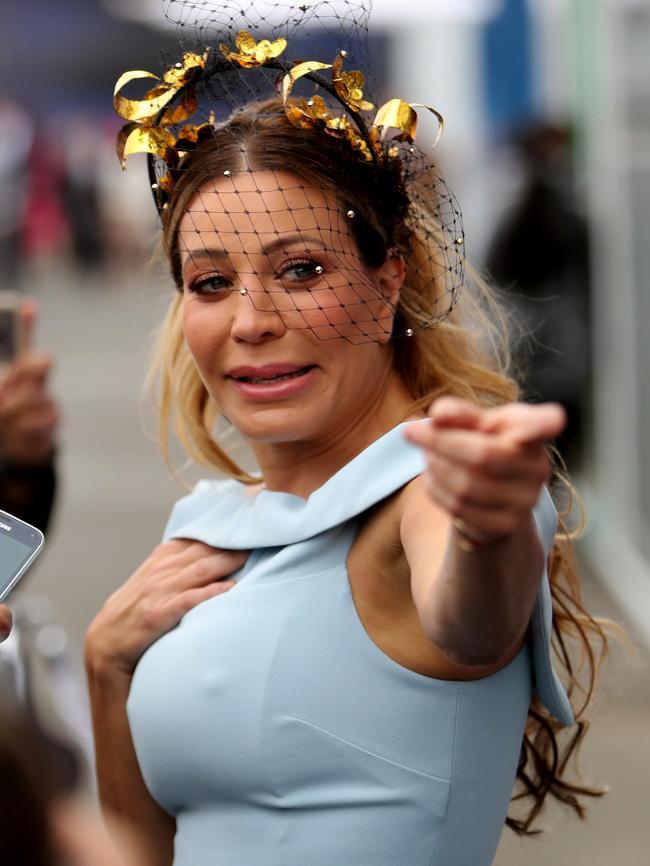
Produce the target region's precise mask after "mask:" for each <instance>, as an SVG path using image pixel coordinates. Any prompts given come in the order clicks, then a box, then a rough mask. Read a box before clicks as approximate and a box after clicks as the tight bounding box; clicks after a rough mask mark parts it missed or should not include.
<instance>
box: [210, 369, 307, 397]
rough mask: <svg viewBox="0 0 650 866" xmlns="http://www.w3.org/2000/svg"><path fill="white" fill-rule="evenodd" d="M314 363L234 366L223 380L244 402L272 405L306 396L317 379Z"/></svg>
mask: <svg viewBox="0 0 650 866" xmlns="http://www.w3.org/2000/svg"><path fill="white" fill-rule="evenodd" d="M318 370H319V368H318V367H317V366H316V365H315V364H307V365H301V364H265V365H264V366H260V367H250V366H241V367H233V368H232V369H231V370H229V371H228V372H227V374H226V379H227V380H228V382H230V384H231V385H232V387H233V388H234V389H235V391H236V392H237V393H238V394H239V396H240V397H241V398H243V399H244V400H252V401H254V402H269V401H271V402H275V401H282V400H287V399H293V398H295V397H298V396H299V395H301V394H304V393H307V392H308V391H309V389H310V388H311V387H312V384H313V383H314V381H315V380H316V377H317V376H318Z"/></svg>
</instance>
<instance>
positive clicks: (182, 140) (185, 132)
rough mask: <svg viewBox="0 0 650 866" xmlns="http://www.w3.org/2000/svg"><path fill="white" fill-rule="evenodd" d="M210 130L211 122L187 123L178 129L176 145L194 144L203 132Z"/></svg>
mask: <svg viewBox="0 0 650 866" xmlns="http://www.w3.org/2000/svg"><path fill="white" fill-rule="evenodd" d="M208 130H209V131H210V132H212V131H213V130H214V126H213V124H212V123H198V124H193V123H187V124H186V125H185V126H184V127H183V128H182V129H181V131H180V133H179V135H178V138H177V139H176V146H180V147H186V146H187V145H188V144H189V143H191V144H196V142H197V141H198V140H199V138H200V137H201V136H202V135H203V133H205V132H207V131H208Z"/></svg>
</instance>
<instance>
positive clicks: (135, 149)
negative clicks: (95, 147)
mask: <svg viewBox="0 0 650 866" xmlns="http://www.w3.org/2000/svg"><path fill="white" fill-rule="evenodd" d="M173 146H174V136H173V135H172V134H171V132H169V130H168V129H165V128H164V127H162V126H145V127H143V126H141V125H140V124H139V123H127V124H126V125H125V126H123V127H122V129H121V130H120V132H119V134H118V136H117V155H118V157H119V160H120V163H121V164H122V168H125V167H126V159H127V157H128V156H130V155H131V154H132V153H151V154H153V155H154V156H159V157H160V158H161V159H165V156H166V153H167V149H168V148H170V147H173Z"/></svg>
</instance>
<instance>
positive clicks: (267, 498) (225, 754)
mask: <svg viewBox="0 0 650 866" xmlns="http://www.w3.org/2000/svg"><path fill="white" fill-rule="evenodd" d="M403 426H404V425H401V426H400V427H396V428H395V429H393V430H391V431H390V432H389V433H387V434H386V435H385V436H383V437H382V438H380V439H378V440H376V441H375V442H373V443H372V444H371V445H370V446H369V447H368V448H367V449H366V450H365V451H363V452H362V453H360V454H359V455H358V456H357V457H355V458H354V459H353V460H352V461H351V462H350V463H348V464H347V465H346V466H344V467H343V468H342V469H341V470H340V471H339V472H337V473H336V474H335V475H334V476H332V477H331V478H330V479H329V480H328V481H327V482H326V483H325V484H324V485H323V486H322V487H320V488H319V489H318V490H316V491H314V492H313V493H312V494H311V496H310V497H309V499H307V500H304V499H302V498H300V497H297V496H294V495H292V494H286V493H277V492H269V491H262V492H261V493H259V494H258V495H257V496H251V495H250V494H249V492H248V490H247V488H246V487H245V486H244V485H242V484H240V483H238V482H235V481H216V482H215V481H209V482H200V483H199V484H198V485H197V487H196V488H195V490H194V491H193V492H192V493H191V494H190V495H189V496H187V497H185V498H184V499H181V500H180V502H178V503H177V504H176V506H175V507H174V510H173V512H172V515H171V518H170V521H169V524H168V526H167V529H166V532H165V538H166V539H169V538H191V539H197V540H200V541H203V542H205V543H207V544H210V545H213V546H215V547H222V548H228V549H233V550H234V549H250V550H252V553H251V555H250V557H249V559H248V561H247V563H246V565H245V566H244V568H243V569H241V570H240V571H239V572H237V573H236V575H235V576H234V577H235V579H236V581H237V583H236V585H235V587H234V588H233V589H231V590H230V591H229V592H227V593H225V594H224V595H222V596H219V597H218V598H214V599H210V600H209V601H206V602H204V603H202V604H200V605H198V606H197V607H196V608H194V609H193V610H192V611H190V612H189V613H188V614H187V615H186V616H185V617H184V618H183V620H182V621H181V623H180V624H179V626H178V627H177V628H175V629H174V630H172V631H171V632H169V633H168V634H166V635H164V636H163V637H162V638H160V640H158V641H157V642H156V643H155V644H153V645H152V646H151V647H150V648H149V650H148V651H147V652H146V653H145V654H144V656H143V657H142V659H141V661H140V663H139V664H138V666H137V668H136V671H135V675H134V678H133V684H132V688H131V693H130V696H129V701H128V713H129V719H130V725H131V730H132V734H133V740H134V744H135V748H136V753H137V756H138V760H139V763H140V766H141V769H142V773H143V776H144V779H145V782H146V784H147V786H148V788H149V790H150V791H151V794H152V795H153V796H154V798H155V799H156V800H157V801H158V802H159V803H160V804H161V805H162V806H163V808H164V809H166V810H167V811H168V812H169V813H170V814H172V815H173V816H174V817H175V818H176V822H177V835H176V840H175V859H174V866H488V864H490V863H491V861H492V859H493V857H494V852H495V850H496V847H497V844H498V841H499V836H500V834H501V831H502V828H503V825H504V820H505V816H506V812H507V809H508V804H509V800H510V795H511V792H512V786H513V781H514V778H515V774H516V768H517V762H518V758H519V754H520V748H521V742H522V737H523V731H524V725H525V721H526V716H527V711H528V705H529V702H530V698H531V692H532V690H533V689H535V690H536V692H537V694H538V695H539V697H540V699H541V700H542V702H543V703H544V704H545V706H546V707H547V708H548V709H549V710H550V711H551V712H552V713H553V714H554V715H555V716H556V718H557V719H559V720H560V721H561V722H563V723H564V724H571V723H572V715H571V708H570V705H569V702H568V700H567V697H566V694H565V692H564V690H563V688H562V686H561V684H560V682H559V680H558V679H557V677H556V675H555V673H554V671H553V669H552V667H551V662H550V655H549V641H550V628H551V605H550V594H549V588H548V582H547V578H546V575H544V576H543V577H542V580H541V584H540V590H539V595H538V599H537V603H536V607H535V610H534V613H533V617H532V620H531V625H530V630H529V631H530V638H529V640H528V643H527V645H526V646H525V647H524V648H523V649H522V650H521V652H520V653H519V655H518V656H517V657H516V658H515V659H514V660H513V661H512V662H511V663H510V664H509V665H508V666H507V667H505V668H504V669H502V670H500V671H499V672H498V673H496V674H494V675H491V676H488V677H485V678H483V679H480V680H475V681H472V682H455V681H443V680H436V679H432V678H430V677H426V676H423V675H420V674H417V673H415V672H413V671H410V670H407V669H405V668H403V667H402V666H400V665H399V664H398V663H397V662H395V661H393V660H391V659H390V658H388V657H387V656H386V655H385V654H384V653H383V652H382V651H381V650H380V649H379V648H378V647H377V646H376V645H375V644H374V643H373V641H372V640H371V638H370V637H369V635H368V634H367V632H366V631H365V630H364V628H363V625H362V624H361V622H360V620H359V618H358V616H357V613H356V609H355V606H354V602H353V599H352V595H351V592H350V585H349V582H348V575H347V570H346V557H347V554H348V552H349V550H350V547H351V545H352V542H353V541H354V538H355V535H356V533H357V530H358V527H359V522H360V518H361V516H362V515H363V513H364V512H365V511H366V510H367V509H368V508H370V507H371V506H372V505H374V504H375V503H377V502H379V501H381V500H382V499H384V498H386V497H387V496H389V495H390V494H391V493H393V492H394V491H396V490H398V489H399V488H400V487H402V486H403V485H404V484H406V483H407V482H408V481H410V480H411V479H413V478H415V477H416V476H417V475H419V474H421V473H422V471H423V470H424V461H423V457H422V454H421V452H420V451H419V449H417V448H416V447H415V446H413V445H411V444H410V443H408V442H407V441H406V440H405V439H404V438H403V435H402V427H403ZM535 517H536V521H537V525H538V529H539V531H540V534H541V537H542V539H543V541H544V544H545V546H546V548H547V549H548V547H549V545H550V544H551V542H552V539H553V534H554V530H555V519H556V518H555V511H554V508H553V505H552V503H551V500H550V496H549V495H548V493H547V492H546V491H544V492H543V494H542V496H541V497H540V501H539V503H538V505H537V507H536V509H535Z"/></svg>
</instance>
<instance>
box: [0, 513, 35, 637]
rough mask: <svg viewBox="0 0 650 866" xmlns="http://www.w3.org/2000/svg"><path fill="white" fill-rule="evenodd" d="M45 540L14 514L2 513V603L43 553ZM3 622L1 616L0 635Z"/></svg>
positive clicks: (0, 569) (0, 585) (0, 529)
mask: <svg viewBox="0 0 650 866" xmlns="http://www.w3.org/2000/svg"><path fill="white" fill-rule="evenodd" d="M44 540H45V538H44V536H43V533H42V532H41V531H40V529H37V528H36V527H35V526H30V524H29V523H25V521H24V520H20V519H19V518H18V517H14V516H13V514H8V513H7V512H6V511H0V602H1V601H4V599H5V598H6V597H7V596H8V595H9V593H10V592H11V590H12V589H13V588H14V587H15V586H16V584H17V583H18V581H19V580H20V578H21V577H22V576H23V574H25V572H26V571H27V569H28V568H29V567H30V566H31V565H32V563H33V562H34V560H35V559H36V557H37V556H38V554H39V553H40V552H41V549H42V547H43V541H44ZM1 613H2V612H1V611H0V614H1ZM4 618H5V619H6V616H5V617H4ZM2 620H3V617H2V616H1V615H0V634H1V625H2Z"/></svg>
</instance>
